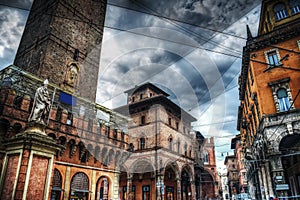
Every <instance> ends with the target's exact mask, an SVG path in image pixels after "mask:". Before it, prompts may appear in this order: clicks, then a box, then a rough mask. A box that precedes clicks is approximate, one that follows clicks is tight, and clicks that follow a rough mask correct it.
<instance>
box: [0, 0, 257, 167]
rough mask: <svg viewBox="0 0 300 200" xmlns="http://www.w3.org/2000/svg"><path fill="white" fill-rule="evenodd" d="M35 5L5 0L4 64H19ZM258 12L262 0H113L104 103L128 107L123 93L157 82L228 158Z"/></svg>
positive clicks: (0, 32) (0, 13)
mask: <svg viewBox="0 0 300 200" xmlns="http://www.w3.org/2000/svg"><path fill="white" fill-rule="evenodd" d="M154 2H155V3H154ZM31 4H32V0H0V69H3V68H5V67H6V66H8V65H10V64H12V62H13V59H14V56H15V53H16V50H17V47H18V44H19V41H20V38H21V34H22V31H23V29H24V25H25V23H26V19H27V16H28V10H29V9H30V7H31ZM259 13H260V1H259V0H214V1H212V0H172V1H170V0H161V1H151V0H136V1H134V0H108V7H107V13H106V20H105V26H106V27H105V30H104V39H103V46H102V55H101V65H100V66H101V67H100V76H99V84H98V85H99V86H98V95H97V102H98V103H100V104H102V105H105V106H107V107H109V108H115V107H118V106H120V105H124V104H125V103H126V96H125V95H124V93H123V91H125V90H127V89H131V88H132V87H134V86H135V85H140V84H142V83H145V82H152V83H154V84H156V85H157V86H158V87H160V88H162V89H163V90H165V91H166V92H168V93H169V94H170V95H171V96H170V99H172V100H173V101H174V102H175V103H177V104H178V105H180V106H181V107H183V108H184V109H185V110H186V111H188V112H189V113H190V114H192V115H193V116H195V117H196V118H197V119H198V121H197V122H195V123H194V124H193V126H194V129H195V130H199V131H201V132H202V133H203V135H205V136H206V137H210V136H214V137H215V141H216V156H217V161H218V163H222V162H223V159H224V157H222V156H221V154H222V152H223V153H224V154H226V152H230V140H231V138H232V137H233V135H236V134H237V133H238V132H237V131H236V118H237V107H238V104H239V101H238V87H237V78H238V75H239V72H240V68H241V53H242V47H243V46H244V45H245V41H246V40H245V38H246V24H248V25H249V27H250V29H251V30H252V33H253V34H254V35H255V34H256V31H257V29H258V27H257V26H258V21H259ZM220 166H221V165H220Z"/></svg>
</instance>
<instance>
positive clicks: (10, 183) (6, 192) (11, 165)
mask: <svg viewBox="0 0 300 200" xmlns="http://www.w3.org/2000/svg"><path fill="white" fill-rule="evenodd" d="M18 163H19V155H9V157H8V162H7V167H6V174H7V176H6V177H5V179H4V184H3V188H2V193H1V199H11V198H12V194H13V191H14V186H15V185H14V184H15V181H16V178H17V177H16V175H17V168H18V166H19V165H18Z"/></svg>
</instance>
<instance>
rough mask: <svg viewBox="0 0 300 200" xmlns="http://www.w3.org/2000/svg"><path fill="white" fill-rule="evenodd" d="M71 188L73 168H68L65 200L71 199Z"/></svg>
mask: <svg viewBox="0 0 300 200" xmlns="http://www.w3.org/2000/svg"><path fill="white" fill-rule="evenodd" d="M70 188H71V167H70V166H67V169H66V176H65V188H64V189H65V190H64V198H63V199H64V200H68V199H69V194H70Z"/></svg>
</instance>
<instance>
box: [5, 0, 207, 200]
mask: <svg viewBox="0 0 300 200" xmlns="http://www.w3.org/2000/svg"><path fill="white" fill-rule="evenodd" d="M83 5H84V6H83ZM105 10H106V1H105V0H103V1H94V0H88V1H61V0H51V1H45V0H35V1H34V3H33V5H32V11H31V12H30V14H29V18H28V21H27V24H26V27H25V30H24V34H23V36H22V40H21V43H20V46H19V49H18V52H17V55H16V58H15V61H14V65H11V66H9V67H7V68H6V69H4V70H2V71H1V73H0V80H1V93H0V136H1V137H0V159H1V162H0V163H1V165H0V167H1V169H0V170H1V176H0V198H1V199H53V200H61V199H74V200H75V199H81V200H87V199H91V200H94V199H103V200H108V199H159V198H161V199H169V200H173V199H183V200H184V199H189V198H192V199H195V198H197V199H199V198H200V176H201V172H202V171H203V161H202V159H203V158H202V155H201V152H202V148H203V146H202V142H203V140H204V137H203V136H202V135H201V133H200V132H194V131H192V129H191V124H190V123H191V122H192V121H194V120H195V118H193V117H192V116H190V115H189V114H188V113H186V112H185V111H183V110H182V109H181V108H180V107H179V106H177V105H176V104H174V103H173V102H172V101H170V100H169V99H168V98H167V96H168V94H167V93H165V92H164V91H162V90H160V89H158V88H157V87H156V86H154V85H152V84H148V85H146V86H149V87H146V88H145V87H144V86H141V87H139V88H138V89H137V88H135V89H134V90H131V91H127V93H128V94H129V98H130V99H129V101H128V106H125V107H127V108H129V109H128V110H127V111H130V112H128V113H123V112H121V110H119V111H120V112H121V113H122V114H123V115H122V114H119V113H118V112H116V111H113V110H110V109H107V108H105V107H103V106H101V105H99V104H97V103H95V97H96V90H97V79H98V71H99V60H100V59H99V56H100V49H101V41H102V36H103V23H104V18H105ZM45 79H48V80H49V85H48V88H47V89H48V91H49V96H50V97H49V100H51V107H50V109H49V115H47V116H44V119H43V122H36V121H32V122H28V119H29V118H30V116H31V114H32V112H33V107H34V105H35V100H36V96H35V92H36V91H37V89H38V88H40V87H41V86H42V83H43V81H44V80H45ZM136 89H137V90H136ZM137 91H138V93H136V92H137ZM142 93H143V94H142ZM141 94H142V95H141ZM135 95H138V96H135ZM133 97H134V98H135V99H136V100H138V99H139V101H136V102H134V100H133ZM153 111H154V112H153ZM129 114H130V115H129ZM141 115H142V116H141ZM37 185H38V186H39V187H37Z"/></svg>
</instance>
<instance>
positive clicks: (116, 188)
mask: <svg viewBox="0 0 300 200" xmlns="http://www.w3.org/2000/svg"><path fill="white" fill-rule="evenodd" d="M119 180H120V174H117V173H115V177H114V180H113V197H114V198H113V199H120V198H119V195H120V193H119Z"/></svg>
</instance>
